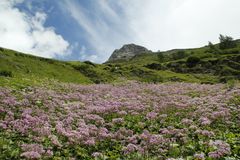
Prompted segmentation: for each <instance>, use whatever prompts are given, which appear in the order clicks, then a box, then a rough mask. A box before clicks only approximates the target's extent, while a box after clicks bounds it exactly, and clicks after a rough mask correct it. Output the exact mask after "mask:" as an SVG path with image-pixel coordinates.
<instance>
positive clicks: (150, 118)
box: [146, 112, 158, 120]
mask: <svg viewBox="0 0 240 160" xmlns="http://www.w3.org/2000/svg"><path fill="white" fill-rule="evenodd" d="M157 115H158V114H157V113H155V112H149V113H147V115H146V118H147V119H148V120H153V119H155V118H156V117H157Z"/></svg>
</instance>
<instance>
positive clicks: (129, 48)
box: [107, 44, 151, 62]
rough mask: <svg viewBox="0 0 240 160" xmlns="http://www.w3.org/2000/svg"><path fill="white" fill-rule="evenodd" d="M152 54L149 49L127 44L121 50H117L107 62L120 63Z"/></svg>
mask: <svg viewBox="0 0 240 160" xmlns="http://www.w3.org/2000/svg"><path fill="white" fill-rule="evenodd" d="M148 52H151V51H149V50H148V49H147V48H145V47H142V46H138V45H135V44H126V45H124V46H123V47H122V48H120V49H116V50H115V51H114V52H113V53H112V55H111V56H110V58H109V59H108V61H107V62H113V61H119V60H129V59H131V58H132V57H134V56H136V55H139V54H142V53H148Z"/></svg>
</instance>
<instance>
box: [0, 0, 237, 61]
mask: <svg viewBox="0 0 240 160" xmlns="http://www.w3.org/2000/svg"><path fill="white" fill-rule="evenodd" d="M239 8H240V1H239V0H201V1H199V0H181V1H180V0H38V1H36V0H1V1H0V35H1V39H0V46H2V47H5V48H10V49H14V50H18V51H22V52H26V53H30V54H34V55H38V56H42V57H49V58H56V59H61V60H80V61H84V60H91V61H93V62H96V63H102V62H104V61H106V60H107V59H108V57H109V56H110V55H111V53H112V52H113V51H114V50H115V49H117V48H120V47H121V46H122V45H124V44H128V43H136V44H139V45H143V46H145V47H147V48H148V49H150V50H153V51H157V50H169V49H174V48H189V47H200V46H203V45H206V44H207V43H208V41H212V42H213V43H216V42H218V36H219V34H225V35H230V36H232V37H233V38H240V32H239V28H240V21H239V19H240V10H239Z"/></svg>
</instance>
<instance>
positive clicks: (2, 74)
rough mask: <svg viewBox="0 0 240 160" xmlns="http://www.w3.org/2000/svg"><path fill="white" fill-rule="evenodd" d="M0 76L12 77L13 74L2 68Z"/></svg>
mask: <svg viewBox="0 0 240 160" xmlns="http://www.w3.org/2000/svg"><path fill="white" fill-rule="evenodd" d="M0 76H3V77H12V76H13V74H12V72H11V71H5V70H3V71H0Z"/></svg>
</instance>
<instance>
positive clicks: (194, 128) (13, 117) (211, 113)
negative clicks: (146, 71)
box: [0, 82, 240, 160]
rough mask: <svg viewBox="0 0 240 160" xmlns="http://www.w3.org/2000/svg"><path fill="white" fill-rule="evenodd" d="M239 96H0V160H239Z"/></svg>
mask: <svg viewBox="0 0 240 160" xmlns="http://www.w3.org/2000/svg"><path fill="white" fill-rule="evenodd" d="M239 96H240V88H238V87H236V86H235V87H233V88H230V89H229V88H228V87H226V86H225V85H224V84H215V85H208V84H190V83H169V84H144V83H137V82H129V83H126V84H115V85H113V84H99V85H85V86H84V85H74V84H58V85H56V86H55V87H53V88H50V87H27V88H23V89H11V88H4V87H2V88H0V151H1V152H0V153H1V154H0V159H89V160H90V159H119V160H121V159H136V160H137V159H139V160H141V159H142V160H144V159H150V160H158V159H160V160H161V159H163V160H164V159H169V160H174V159H188V160H204V159H207V160H212V159H229V160H230V159H231V160H235V159H236V160H237V159H240V97H239Z"/></svg>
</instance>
